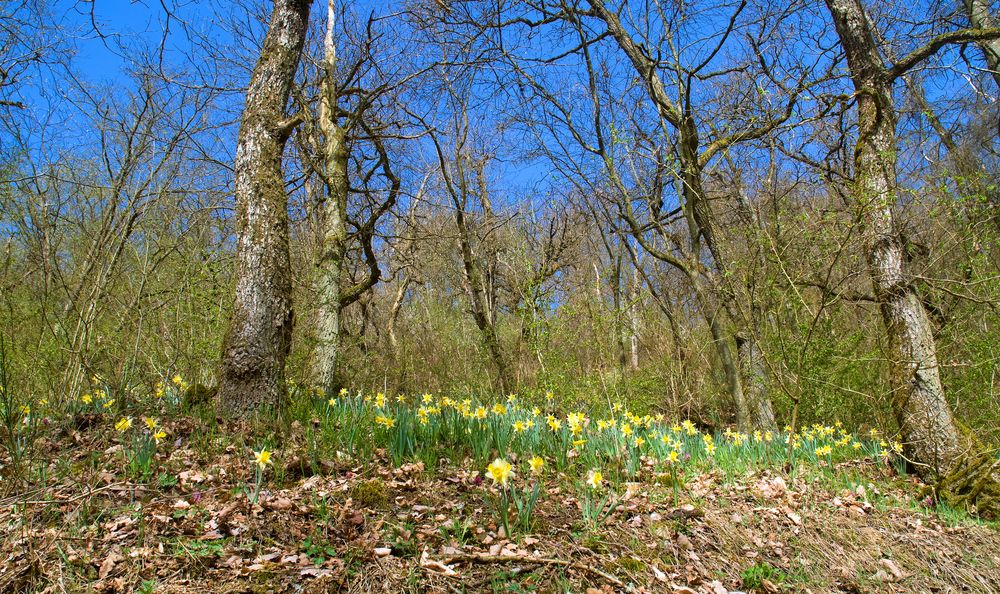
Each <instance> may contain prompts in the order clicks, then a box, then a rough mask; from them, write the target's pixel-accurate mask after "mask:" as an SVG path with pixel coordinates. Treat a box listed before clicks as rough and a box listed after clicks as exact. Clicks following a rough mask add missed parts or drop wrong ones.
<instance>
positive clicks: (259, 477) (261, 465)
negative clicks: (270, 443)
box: [247, 446, 271, 504]
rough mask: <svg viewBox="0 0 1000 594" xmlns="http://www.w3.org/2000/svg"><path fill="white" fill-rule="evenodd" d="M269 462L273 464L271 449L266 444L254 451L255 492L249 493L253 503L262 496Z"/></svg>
mask: <svg viewBox="0 0 1000 594" xmlns="http://www.w3.org/2000/svg"><path fill="white" fill-rule="evenodd" d="M268 464H271V451H270V450H268V449H267V447H266V446H265V447H262V448H260V449H259V450H255V451H254V452H253V467H254V487H253V492H250V493H247V498H248V499H249V500H250V503H252V504H254V503H257V499H258V498H259V497H260V487H261V485H263V484H264V469H266V468H267V466H268Z"/></svg>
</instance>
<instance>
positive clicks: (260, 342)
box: [219, 0, 310, 417]
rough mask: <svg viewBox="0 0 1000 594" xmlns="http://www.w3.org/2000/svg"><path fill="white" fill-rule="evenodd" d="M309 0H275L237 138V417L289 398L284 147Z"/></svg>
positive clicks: (232, 344) (232, 346)
mask: <svg viewBox="0 0 1000 594" xmlns="http://www.w3.org/2000/svg"><path fill="white" fill-rule="evenodd" d="M309 5H310V2H309V1H308V0H277V1H276V2H275V3H274V10H273V12H272V13H271V22H270V25H269V27H268V32H267V35H266V36H265V37H264V44H263V47H262V48H261V53H260V58H259V59H258V61H257V64H256V66H254V69H253V73H252V75H251V77H250V85H249V87H248V88H247V98H246V107H245V109H244V112H243V120H242V122H241V124H240V129H239V134H238V136H237V144H236V161H235V164H234V169H235V199H236V231H237V244H236V260H235V270H234V274H235V277H236V288H235V298H234V303H233V311H232V318H231V319H230V322H229V329H228V331H227V332H226V337H225V340H224V342H223V346H222V364H221V371H220V378H219V400H220V404H221V406H222V408H223V410H224V411H225V412H227V413H228V414H230V415H233V416H238V417H246V416H250V415H251V414H253V413H254V412H255V411H256V410H258V409H260V408H261V407H274V408H277V409H281V408H283V407H284V405H285V404H286V401H287V397H288V392H287V387H286V385H285V359H286V358H287V356H288V351H289V349H290V347H291V339H292V324H293V313H292V302H291V288H292V286H291V272H290V263H289V253H288V195H287V194H286V193H285V180H284V176H283V174H282V166H281V165H282V153H283V152H284V148H285V143H286V141H287V139H288V136H289V134H290V132H291V129H292V128H293V126H294V123H293V122H294V120H293V119H292V120H290V119H288V118H286V117H285V107H286V105H287V103H288V96H289V93H290V91H291V86H292V82H293V80H294V77H295V71H296V69H297V68H298V64H299V59H300V57H301V54H302V46H303V44H304V42H305V36H306V28H307V26H308V22H309Z"/></svg>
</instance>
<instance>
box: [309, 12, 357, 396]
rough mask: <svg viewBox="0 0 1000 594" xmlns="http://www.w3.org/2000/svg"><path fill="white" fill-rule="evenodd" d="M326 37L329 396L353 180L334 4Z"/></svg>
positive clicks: (324, 292) (322, 366) (323, 331)
mask: <svg viewBox="0 0 1000 594" xmlns="http://www.w3.org/2000/svg"><path fill="white" fill-rule="evenodd" d="M327 6H328V10H327V24H326V37H325V39H324V42H323V49H324V63H323V70H324V76H323V85H322V91H321V95H322V96H321V98H320V111H319V129H320V132H321V133H322V135H323V145H322V154H323V168H324V171H325V175H326V179H325V181H326V203H325V205H324V209H323V219H322V220H323V222H322V229H323V232H322V242H321V244H320V255H319V259H318V260H317V263H316V265H317V267H318V271H317V273H318V274H317V279H316V294H317V296H318V308H319V312H318V316H317V322H316V349H315V352H314V354H313V356H314V360H313V381H314V382H315V384H316V386H318V387H320V388H322V389H323V390H324V391H325V392H326V393H327V394H335V393H336V392H337V390H338V389H339V385H338V382H339V380H338V378H337V356H338V352H339V350H340V331H341V328H340V325H341V324H340V309H341V297H342V293H343V291H342V287H341V279H342V276H343V273H344V263H345V260H346V258H347V194H348V189H349V182H350V180H349V178H348V174H347V163H348V157H349V153H348V148H347V138H346V131H345V130H344V128H343V126H341V125H340V123H339V122H338V120H337V116H336V108H337V103H338V98H337V87H336V81H335V80H334V76H335V74H336V66H337V48H336V46H335V45H334V43H333V28H334V25H335V23H336V13H335V7H334V2H333V0H328V3H327Z"/></svg>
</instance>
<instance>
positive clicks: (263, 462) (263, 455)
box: [253, 448, 271, 470]
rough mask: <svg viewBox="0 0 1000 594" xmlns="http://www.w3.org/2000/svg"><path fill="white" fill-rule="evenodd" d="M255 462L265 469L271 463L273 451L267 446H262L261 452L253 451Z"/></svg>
mask: <svg viewBox="0 0 1000 594" xmlns="http://www.w3.org/2000/svg"><path fill="white" fill-rule="evenodd" d="M253 457H254V462H255V463H256V464H257V467H258V468H260V469H261V470H264V467H265V466H267V465H268V464H270V463H271V452H269V451H267V448H261V449H260V451H259V452H254V453H253Z"/></svg>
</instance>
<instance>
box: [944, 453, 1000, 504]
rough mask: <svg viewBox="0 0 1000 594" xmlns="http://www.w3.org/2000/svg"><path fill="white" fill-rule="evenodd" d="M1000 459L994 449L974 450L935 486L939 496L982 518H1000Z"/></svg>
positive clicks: (948, 502) (946, 501)
mask: <svg viewBox="0 0 1000 594" xmlns="http://www.w3.org/2000/svg"><path fill="white" fill-rule="evenodd" d="M998 476H1000V458H997V456H996V454H995V453H994V452H983V451H976V450H973V451H972V452H971V453H969V454H967V455H966V456H965V457H964V458H963V460H962V461H961V462H959V463H958V464H957V465H956V466H955V468H954V469H953V470H952V471H951V472H950V473H948V474H947V475H946V476H944V477H943V478H941V479H940V480H939V481H938V483H937V485H936V486H935V489H936V491H937V495H938V498H939V499H940V500H941V501H943V502H945V503H947V504H948V505H950V506H951V507H953V508H956V509H965V510H968V511H969V512H972V513H975V514H977V515H979V516H980V517H983V518H986V519H990V520H996V519H1000V480H998Z"/></svg>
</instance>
